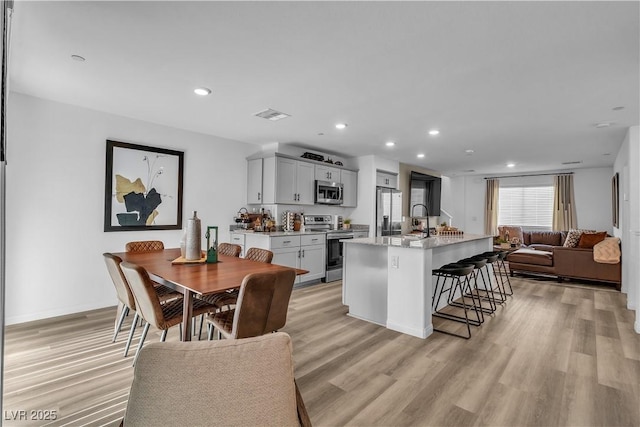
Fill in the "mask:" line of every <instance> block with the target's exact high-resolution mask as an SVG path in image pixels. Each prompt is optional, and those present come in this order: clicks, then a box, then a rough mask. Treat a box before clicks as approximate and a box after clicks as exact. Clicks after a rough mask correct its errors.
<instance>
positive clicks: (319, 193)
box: [315, 181, 343, 205]
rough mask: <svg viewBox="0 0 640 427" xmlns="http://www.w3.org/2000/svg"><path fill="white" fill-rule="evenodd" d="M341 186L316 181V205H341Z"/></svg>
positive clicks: (335, 183)
mask: <svg viewBox="0 0 640 427" xmlns="http://www.w3.org/2000/svg"><path fill="white" fill-rule="evenodd" d="M342 189H343V185H342V184H341V183H339V182H330V181H316V198H315V201H316V204H317V205H341V204H342Z"/></svg>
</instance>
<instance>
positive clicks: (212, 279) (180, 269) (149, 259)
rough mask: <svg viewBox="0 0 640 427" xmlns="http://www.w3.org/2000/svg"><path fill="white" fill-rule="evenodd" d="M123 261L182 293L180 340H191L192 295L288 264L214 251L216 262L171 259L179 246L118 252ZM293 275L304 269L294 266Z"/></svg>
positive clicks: (229, 286) (234, 284)
mask: <svg viewBox="0 0 640 427" xmlns="http://www.w3.org/2000/svg"><path fill="white" fill-rule="evenodd" d="M114 255H116V256H119V257H120V258H122V260H123V261H127V262H130V263H132V264H136V265H139V266H140V267H142V268H144V269H145V270H146V271H147V273H148V274H149V277H150V278H151V280H153V281H154V282H157V283H160V284H162V285H165V286H168V287H170V288H172V289H175V290H177V291H178V292H180V293H182V294H183V296H184V301H183V312H182V316H183V320H182V323H183V328H182V340H183V341H190V340H191V323H192V317H193V298H194V295H210V294H216V293H220V292H225V291H228V290H230V289H236V288H239V287H240V285H241V284H242V280H243V279H244V278H245V276H247V275H248V274H252V273H272V272H273V273H275V272H278V271H282V270H290V269H291V267H287V266H283V265H278V264H270V263H264V262H258V261H251V260H247V259H244V258H238V257H232V256H226V255H218V262H215V263H207V262H193V263H174V262H173V261H174V260H176V259H178V258H179V257H180V249H179V248H171V249H164V250H160V251H152V252H119V253H114ZM294 270H295V271H296V275H302V274H306V273H308V271H307V270H302V269H298V268H295V269H294Z"/></svg>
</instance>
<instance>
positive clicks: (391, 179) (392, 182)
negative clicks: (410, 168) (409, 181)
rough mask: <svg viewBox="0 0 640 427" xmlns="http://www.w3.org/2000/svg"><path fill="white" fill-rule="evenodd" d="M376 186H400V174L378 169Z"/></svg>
mask: <svg viewBox="0 0 640 427" xmlns="http://www.w3.org/2000/svg"><path fill="white" fill-rule="evenodd" d="M376 186H378V187H387V188H398V175H396V174H393V173H389V172H383V171H378V172H377V173H376Z"/></svg>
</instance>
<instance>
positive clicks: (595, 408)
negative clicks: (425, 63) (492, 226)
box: [3, 278, 640, 426]
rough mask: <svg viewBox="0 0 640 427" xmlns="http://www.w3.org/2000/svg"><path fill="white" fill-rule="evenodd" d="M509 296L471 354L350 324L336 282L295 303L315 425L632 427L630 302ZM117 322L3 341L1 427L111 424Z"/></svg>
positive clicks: (117, 370) (469, 345)
mask: <svg viewBox="0 0 640 427" xmlns="http://www.w3.org/2000/svg"><path fill="white" fill-rule="evenodd" d="M513 286H514V291H515V295H514V297H512V298H511V299H510V300H509V301H508V303H507V304H505V305H504V306H503V307H501V308H500V310H499V312H498V313H497V314H495V315H494V316H493V317H491V318H490V319H488V320H487V322H485V324H484V325H482V326H481V327H479V328H473V330H472V333H473V337H472V338H471V340H468V341H467V340H462V339H459V338H455V337H451V336H447V335H443V334H438V333H435V334H434V335H432V336H431V337H429V338H428V339H426V340H421V339H418V338H413V337H409V336H406V335H402V334H399V333H396V332H392V331H389V330H386V329H384V328H381V327H378V326H376V325H372V324H369V323H366V322H362V321H359V320H356V319H353V318H350V317H348V316H347V315H346V312H347V309H346V307H344V306H342V304H341V282H333V283H329V284H321V285H317V286H312V287H308V288H302V289H296V290H294V293H293V297H292V301H291V306H290V314H289V321H288V324H287V327H286V329H285V331H286V332H288V333H289V334H290V335H291V336H292V338H293V345H294V358H295V362H296V378H297V379H298V384H299V386H300V389H301V392H302V394H303V396H304V399H305V403H306V405H307V408H308V410H309V414H310V416H311V419H312V421H313V423H314V425H317V426H341V425H360V426H373V425H384V426H405V425H406V426H564V425H572V426H639V425H640V403H639V402H640V336H639V335H636V334H635V333H634V332H633V327H632V325H633V321H634V317H633V313H632V312H630V311H628V310H626V309H625V308H624V307H625V298H624V296H623V295H621V294H620V293H619V292H615V291H611V290H609V289H607V288H604V287H590V286H586V285H585V286H561V285H558V284H556V283H554V282H545V281H539V280H534V279H527V278H514V279H513ZM114 313H115V310H114V309H103V310H96V311H92V312H88V313H82V314H78V315H72V316H65V317H62V318H56V319H52V320H49V321H46V322H42V321H39V322H32V323H29V324H22V325H15V326H10V327H8V328H7V334H6V356H5V357H6V359H5V369H6V371H5V375H6V376H5V380H6V381H5V385H4V387H5V388H4V393H5V394H4V400H5V406H4V408H3V409H4V411H3V414H4V416H5V420H4V425H7V426H12V425H16V426H26V425H46V423H44V422H33V421H31V422H25V421H22V422H16V421H7V420H6V416H7V411H16V410H27V411H28V410H31V409H36V410H49V409H53V410H56V411H58V419H57V420H56V421H55V422H52V423H51V425H74V426H75V425H117V423H118V422H119V421H120V419H121V418H122V416H123V413H124V409H125V405H126V400H127V394H128V390H129V386H130V384H131V379H132V373H133V370H132V368H131V361H132V359H131V357H129V358H127V359H123V358H122V357H121V352H122V349H123V346H124V340H125V338H126V336H125V335H126V333H121V336H119V337H118V341H117V342H116V343H115V344H112V343H111V332H112V327H113V318H114ZM130 317H131V316H130ZM129 321H130V320H129ZM126 327H127V328H128V324H127V325H126ZM123 332H124V331H123ZM158 337H159V334H154V335H151V334H150V335H149V337H148V339H152V340H156V339H158ZM177 338H178V331H177V329H175V330H173V329H172V330H171V331H170V332H169V338H168V339H169V340H177Z"/></svg>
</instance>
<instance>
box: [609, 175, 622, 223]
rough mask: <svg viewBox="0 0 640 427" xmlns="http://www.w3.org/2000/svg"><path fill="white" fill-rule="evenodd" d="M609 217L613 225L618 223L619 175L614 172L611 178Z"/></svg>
mask: <svg viewBox="0 0 640 427" xmlns="http://www.w3.org/2000/svg"><path fill="white" fill-rule="evenodd" d="M611 217H612V219H613V226H614V227H616V228H618V227H619V226H620V225H619V223H620V175H619V174H618V173H617V172H616V173H615V174H614V175H613V178H611Z"/></svg>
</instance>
